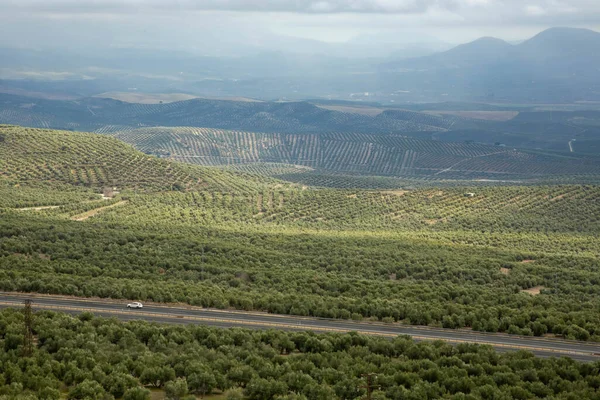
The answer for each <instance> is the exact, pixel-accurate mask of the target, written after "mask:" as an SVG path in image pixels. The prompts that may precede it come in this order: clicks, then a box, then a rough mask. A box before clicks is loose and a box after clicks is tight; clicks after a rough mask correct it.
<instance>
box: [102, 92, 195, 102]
mask: <svg viewBox="0 0 600 400" xmlns="http://www.w3.org/2000/svg"><path fill="white" fill-rule="evenodd" d="M94 97H100V98H107V99H115V100H120V101H124V102H126V103H138V104H161V103H173V102H175V101H185V100H191V99H195V98H197V96H192V95H189V94H185V93H160V94H159V93H140V92H107V93H101V94H98V95H96V96H94Z"/></svg>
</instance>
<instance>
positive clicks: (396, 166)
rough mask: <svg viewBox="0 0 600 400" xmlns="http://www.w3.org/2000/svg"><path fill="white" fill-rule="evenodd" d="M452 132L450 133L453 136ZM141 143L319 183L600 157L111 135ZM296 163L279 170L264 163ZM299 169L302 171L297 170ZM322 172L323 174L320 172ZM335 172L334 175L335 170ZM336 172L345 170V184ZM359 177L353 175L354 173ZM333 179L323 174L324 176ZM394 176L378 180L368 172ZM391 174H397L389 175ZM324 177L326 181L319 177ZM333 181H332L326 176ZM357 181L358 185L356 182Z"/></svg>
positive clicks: (286, 139)
mask: <svg viewBox="0 0 600 400" xmlns="http://www.w3.org/2000/svg"><path fill="white" fill-rule="evenodd" d="M447 134H449V133H444V134H443V135H447ZM111 135H112V136H114V137H116V138H118V139H120V140H123V141H125V142H128V143H131V144H133V145H134V146H135V147H136V148H137V149H139V150H141V151H143V152H145V153H149V154H155V155H159V156H161V157H164V158H167V159H171V160H175V161H182V162H186V163H191V164H198V165H218V166H223V165H227V166H231V167H232V168H235V169H237V170H248V171H254V172H258V168H260V167H253V165H254V164H256V163H258V164H260V165H263V167H262V169H263V171H265V172H267V174H268V175H270V176H274V177H279V178H281V179H285V180H291V181H294V182H299V183H306V182H311V181H314V180H316V181H315V183H308V184H310V185H313V186H333V187H367V186H365V185H367V182H372V184H373V185H374V186H372V187H373V188H377V187H380V188H381V187H388V188H392V187H398V184H399V183H400V182H403V183H406V184H407V185H410V186H413V185H414V184H411V183H410V181H411V180H412V181H415V182H416V183H415V184H416V185H419V182H418V181H421V182H423V181H429V182H440V183H442V184H443V183H444V181H446V183H447V182H448V181H449V182H454V181H460V180H463V181H470V182H481V181H483V180H484V181H487V182H491V181H516V182H519V181H520V182H521V183H531V182H536V181H537V182H539V181H542V180H544V181H552V179H556V180H557V181H558V180H560V182H561V183H562V182H563V180H564V178H565V177H566V176H570V177H571V181H572V182H577V181H578V180H585V179H586V177H587V178H588V179H595V177H597V176H599V175H600V162H599V160H600V157H598V156H595V157H594V156H580V155H578V154H575V153H569V154H563V153H554V152H547V151H546V152H543V151H533V150H521V149H514V148H509V147H502V146H492V145H485V144H478V143H459V142H455V143H448V142H443V141H433V140H423V139H418V138H415V137H408V136H404V135H391V134H389V135H376V134H372V135H369V134H361V133H322V134H278V133H255V132H241V131H226V130H219V129H210V128H189V127H180V128H144V129H135V130H128V131H124V132H116V133H112V134H111ZM273 164H285V165H294V166H296V167H294V168H295V170H294V168H291V169H290V168H287V169H286V170H285V171H284V170H282V171H280V172H281V173H279V174H278V173H277V170H276V169H273V168H271V169H270V170H269V171H266V169H265V168H264V166H265V165H273ZM298 174H300V175H298ZM316 175H318V177H317V176H316ZM332 175H334V176H332ZM335 175H337V176H339V175H345V176H346V178H345V182H346V183H344V182H340V183H339V184H336V183H335V182H333V181H334V180H339V179H338V178H336V177H335ZM352 175H355V176H360V178H359V177H357V178H355V179H351V178H350V176H352ZM327 176H330V178H326V179H323V177H327ZM369 176H370V177H375V176H380V177H388V179H379V182H377V181H376V180H373V179H369V178H367V177H369ZM389 178H392V179H389ZM319 180H320V182H319ZM327 180H329V181H331V182H329V183H328V182H326V181H327ZM352 181H354V182H355V183H351V182H352Z"/></svg>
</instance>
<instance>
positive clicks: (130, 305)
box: [127, 301, 144, 308]
mask: <svg viewBox="0 0 600 400" xmlns="http://www.w3.org/2000/svg"><path fill="white" fill-rule="evenodd" d="M142 307H144V306H143V305H142V303H139V302H137V301H135V302H133V303H129V304H127V308H142Z"/></svg>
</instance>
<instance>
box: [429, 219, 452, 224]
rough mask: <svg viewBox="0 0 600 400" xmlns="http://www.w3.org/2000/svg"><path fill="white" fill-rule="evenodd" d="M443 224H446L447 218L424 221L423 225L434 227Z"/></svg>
mask: <svg viewBox="0 0 600 400" xmlns="http://www.w3.org/2000/svg"><path fill="white" fill-rule="evenodd" d="M444 222H448V219H447V218H438V219H426V220H425V223H426V224H427V225H435V224H439V223H444Z"/></svg>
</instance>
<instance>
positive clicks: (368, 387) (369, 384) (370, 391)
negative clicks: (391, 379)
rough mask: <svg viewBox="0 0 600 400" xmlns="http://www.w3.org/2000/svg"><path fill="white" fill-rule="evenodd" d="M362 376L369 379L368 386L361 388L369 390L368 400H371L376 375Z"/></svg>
mask: <svg viewBox="0 0 600 400" xmlns="http://www.w3.org/2000/svg"><path fill="white" fill-rule="evenodd" d="M361 376H362V377H363V378H367V384H366V385H364V386H361V388H363V389H367V400H371V394H372V393H373V377H374V376H375V374H373V373H369V374H361Z"/></svg>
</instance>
